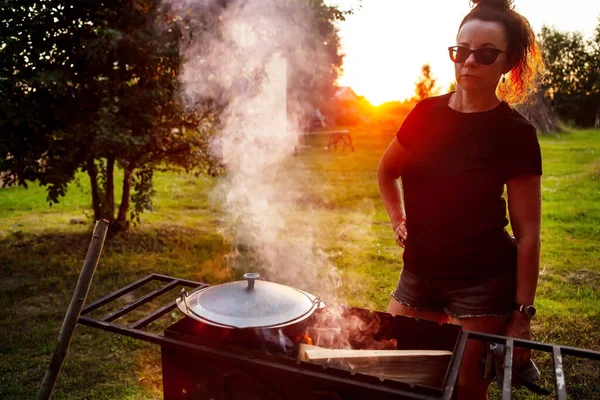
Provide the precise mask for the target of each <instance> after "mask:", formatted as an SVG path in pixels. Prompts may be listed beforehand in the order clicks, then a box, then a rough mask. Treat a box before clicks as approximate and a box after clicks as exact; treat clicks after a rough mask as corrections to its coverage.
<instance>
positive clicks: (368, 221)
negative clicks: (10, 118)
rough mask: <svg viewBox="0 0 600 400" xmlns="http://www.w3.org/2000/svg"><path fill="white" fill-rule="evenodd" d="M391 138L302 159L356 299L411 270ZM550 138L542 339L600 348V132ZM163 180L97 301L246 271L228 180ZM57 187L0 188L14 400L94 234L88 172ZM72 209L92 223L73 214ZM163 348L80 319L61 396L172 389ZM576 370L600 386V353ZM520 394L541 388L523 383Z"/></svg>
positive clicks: (95, 293)
mask: <svg viewBox="0 0 600 400" xmlns="http://www.w3.org/2000/svg"><path fill="white" fill-rule="evenodd" d="M391 137H392V136H390V135H383V134H381V135H379V134H378V135H375V136H373V135H368V134H366V133H361V132H355V133H354V134H353V140H354V142H355V143H354V144H355V147H356V149H357V151H356V152H354V153H352V152H328V151H327V150H326V149H325V148H324V146H325V142H326V138H324V137H317V138H309V139H308V144H309V145H311V147H307V148H303V149H301V150H300V152H299V155H298V156H297V157H294V158H293V159H292V160H291V161H290V163H291V166H295V167H299V166H301V165H304V166H306V167H307V168H306V171H305V172H306V173H307V174H308V175H307V177H305V182H306V185H305V187H306V195H305V196H306V198H307V199H308V201H309V203H310V204H311V205H312V207H311V209H310V211H309V212H308V211H307V210H302V211H299V212H298V215H296V216H295V218H296V219H300V220H302V221H304V223H308V224H310V225H311V226H314V227H316V228H317V229H315V243H317V244H318V245H319V246H320V247H321V249H322V251H323V252H324V253H325V254H326V255H327V257H328V258H329V260H331V262H332V263H333V264H334V265H335V266H336V267H337V268H338V269H339V271H340V272H341V274H342V277H343V287H342V288H341V289H340V290H339V293H338V295H339V296H340V298H341V299H342V300H343V301H344V302H346V303H348V304H351V305H356V306H360V307H364V308H371V309H380V310H382V309H385V308H386V306H387V303H388V301H389V293H390V291H391V290H392V288H393V287H394V286H395V285H396V283H397V279H398V276H399V273H400V269H401V267H402V262H401V250H400V248H399V247H398V246H396V245H395V243H394V240H393V235H392V232H391V229H390V226H389V221H388V219H387V214H386V212H385V210H384V208H383V205H382V204H381V201H380V199H379V193H378V188H377V183H376V170H377V164H378V161H379V158H380V156H381V154H382V153H383V151H384V149H385V147H386V146H387V144H388V143H389V141H390V140H391ZM540 142H541V145H542V151H543V158H544V178H543V227H542V246H543V248H542V264H541V268H542V272H541V277H540V284H539V289H538V296H537V305H538V316H537V317H536V319H535V321H534V325H533V330H534V339H536V340H540V341H544V342H549V343H558V344H563V345H570V346H577V347H584V348H590V349H594V350H597V351H600V206H599V205H600V131H598V130H586V131H578V132H574V133H571V134H564V135H561V136H560V137H542V138H540ZM155 183H156V191H157V194H156V197H155V199H154V209H153V211H152V212H151V213H147V214H144V215H142V223H141V225H139V226H137V227H136V228H135V229H134V230H133V231H132V232H131V233H129V234H127V235H122V236H117V237H114V238H110V239H108V240H107V241H106V243H105V246H104V251H103V254H102V256H101V259H100V263H99V265H98V269H97V271H96V274H95V277H94V280H93V282H92V286H91V290H90V295H89V297H88V302H90V301H93V300H95V299H97V298H99V297H101V296H102V295H104V294H106V293H108V292H110V291H113V290H115V289H118V288H120V287H123V286H125V285H126V284H128V283H130V282H132V281H134V280H136V279H138V278H140V277H142V276H145V275H147V274H149V273H151V272H158V273H162V274H166V275H173V276H177V277H181V278H187V279H193V280H199V281H204V282H208V283H211V284H214V283H219V282H223V281H227V280H231V279H237V278H238V274H237V273H236V272H234V271H231V270H230V269H229V268H228V266H227V264H226V262H225V260H226V258H225V257H224V256H225V255H226V254H227V253H228V252H229V250H230V249H229V247H228V245H227V244H225V243H224V242H223V237H222V236H221V235H220V234H219V230H218V227H219V221H220V215H219V212H218V210H217V208H216V206H215V205H214V204H213V203H212V202H211V201H210V198H209V193H210V191H211V188H213V187H214V185H215V183H216V181H215V180H214V179H213V178H209V177H199V178H196V177H192V176H187V175H177V174H172V173H160V174H158V175H157V176H156V182H155ZM45 197H46V194H45V191H44V189H43V188H40V187H38V186H36V185H33V184H32V185H31V186H30V187H29V189H24V188H11V189H0V310H1V311H0V359H1V362H0V398H2V399H5V398H6V399H30V398H34V397H35V395H36V393H37V389H38V386H39V384H40V382H41V380H42V377H43V375H44V373H45V370H46V368H47V366H48V362H49V360H50V356H51V354H52V351H53V350H54V346H55V344H56V338H57V337H58V332H59V329H60V324H61V322H62V319H63V317H64V314H65V312H66V309H67V306H68V304H69V302H70V299H71V295H72V293H73V289H74V287H75V284H76V283H77V278H78V275H79V272H80V269H81V265H82V263H83V259H84V257H85V253H86V250H87V246H88V244H89V240H90V233H91V226H92V221H91V219H90V215H91V211H90V207H89V203H90V201H91V196H90V191H89V185H88V182H87V180H86V176H84V175H82V176H81V179H80V181H79V182H77V183H75V184H72V185H71V186H70V187H69V191H68V196H67V197H66V198H64V199H63V200H62V201H61V203H60V204H57V205H53V206H52V207H49V206H48V204H47V203H46V201H45ZM292 217H293V216H292ZM71 219H84V220H85V221H86V222H87V224H86V225H80V224H74V225H71V224H70V223H69V222H70V220H71ZM151 289H152V288H150V289H148V290H151ZM308 289H310V288H308ZM170 293H172V295H173V296H175V295H176V292H170ZM140 294H142V293H141V292H134V296H136V297H137V296H139V295H140ZM129 300H131V299H129ZM167 300H169V299H164V302H166V301H167ZM158 305H159V304H154V305H153V306H154V307H156V306H158ZM108 311H109V310H106V309H103V310H102V312H100V314H96V316H99V315H103V314H104V313H106V312H108ZM145 311H147V310H145V309H144V308H142V309H141V310H140V311H139V313H140V314H142V313H144V312H145ZM179 317H180V315H179V313H178V312H173V313H172V314H170V315H168V316H166V318H164V321H162V322H161V323H155V324H153V325H151V330H153V331H155V332H160V330H161V329H163V328H164V326H166V325H167V324H169V323H170V322H173V321H175V320H176V319H178V318H179ZM159 353H160V352H159V348H158V347H156V346H152V345H149V344H146V343H144V342H139V341H136V340H133V339H129V338H125V337H120V336H118V335H114V334H109V333H104V332H102V331H99V330H95V329H91V328H87V327H85V326H80V327H78V328H77V331H76V333H75V336H74V338H73V342H72V345H71V349H70V351H69V354H68V356H67V359H66V362H65V365H64V368H63V371H62V373H61V375H60V377H59V381H58V384H57V388H56V392H55V396H54V398H55V399H83V398H86V399H160V398H162V393H161V375H160V373H161V369H160V354H159ZM534 357H535V359H536V362H537V363H538V364H539V366H540V369H541V370H542V373H543V375H544V378H545V381H544V382H543V385H544V386H545V387H547V388H549V389H551V390H553V389H554V384H553V375H552V373H551V372H550V371H551V368H552V363H551V360H550V358H549V357H548V356H547V355H545V354H534ZM565 373H566V376H567V382H568V391H569V394H570V396H572V398H574V399H592V398H599V397H600V394H599V393H600V363H592V362H587V361H581V360H574V359H571V358H569V357H565ZM494 396H495V397H497V396H498V394H497V392H494V394H493V396H492V397H494ZM515 396H516V398H527V399H532V398H536V397H533V396H528V395H527V394H526V393H525V392H522V391H518V392H516V394H515Z"/></svg>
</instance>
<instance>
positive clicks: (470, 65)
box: [378, 0, 542, 400]
mask: <svg viewBox="0 0 600 400" xmlns="http://www.w3.org/2000/svg"><path fill="white" fill-rule="evenodd" d="M472 2H473V3H474V4H475V7H474V8H473V9H472V10H471V12H470V13H469V14H468V15H467V16H466V17H465V18H464V20H463V21H462V23H461V25H460V28H459V31H458V35H457V39H456V46H452V47H450V48H449V52H450V58H451V59H452V61H454V63H455V73H456V81H457V88H456V91H455V92H452V93H449V94H447V95H443V96H438V97H432V98H428V99H425V100H423V101H421V102H419V103H418V104H417V105H416V107H415V108H414V109H413V110H412V111H411V113H410V114H409V115H408V117H407V118H406V120H405V121H404V122H403V124H402V126H401V128H400V129H399V131H398V133H397V135H396V138H395V140H394V141H393V142H392V143H391V145H390V146H389V148H388V149H387V150H386V152H385V154H384V155H383V158H382V160H381V163H380V166H379V171H378V182H379V188H380V191H381V196H382V199H383V202H384V204H385V207H386V209H387V211H388V214H389V216H390V220H391V222H392V228H393V231H394V235H395V238H396V241H397V242H398V244H399V245H400V246H402V247H403V248H404V254H403V260H404V268H403V271H402V274H401V276H400V281H399V283H398V286H397V288H396V289H395V290H394V292H393V293H392V298H391V300H390V304H389V308H388V312H390V313H392V314H399V315H408V316H415V317H418V318H426V319H431V320H435V321H439V322H450V323H456V324H460V325H462V326H463V327H464V329H467V330H473V331H480V332H485V333H492V334H503V335H507V336H512V337H518V338H525V339H529V338H530V336H531V333H530V319H531V317H532V316H533V314H535V308H534V307H533V303H534V297H535V291H536V286H537V280H538V273H539V258H540V223H541V189H540V180H541V174H542V168H541V155H540V148H539V144H538V141H537V136H536V131H535V128H534V127H533V125H531V124H530V123H529V122H528V121H527V120H526V119H525V118H524V117H523V116H521V115H520V114H519V113H518V112H517V111H515V110H514V109H512V108H511V107H510V106H509V105H508V104H507V101H508V102H512V103H515V102H518V101H520V100H522V99H524V98H525V97H526V96H527V95H528V94H529V93H530V92H531V91H533V90H534V80H535V78H536V74H537V72H538V70H539V67H540V66H541V61H540V60H541V57H540V54H539V51H538V49H537V46H536V43H535V35H534V33H533V32H532V30H531V27H530V25H529V23H528V21H527V20H526V19H525V18H524V17H523V16H521V15H520V14H518V13H517V12H516V11H514V9H513V8H512V1H509V0H479V1H476V0H473V1H472ZM501 99H502V100H501ZM398 178H400V179H398ZM505 185H506V187H507V195H508V212H509V217H510V223H511V226H512V231H513V234H514V239H513V237H511V236H510V235H509V234H508V233H507V231H506V229H505V227H506V226H507V224H508V219H507V218H506V203H505V201H504V199H503V197H502V194H503V191H504V186H505ZM484 346H485V345H484V343H483V342H480V341H469V343H468V345H467V349H466V351H465V354H464V358H463V363H462V366H461V370H460V374H459V391H458V393H459V398H461V399H470V400H473V399H485V398H487V388H488V386H489V380H486V379H484V377H483V363H482V358H484V355H485V347H484ZM529 357H530V352H528V351H525V350H522V349H516V351H515V358H514V363H515V364H514V365H515V366H516V367H518V366H519V365H520V364H524V363H525V362H527V361H528V360H529Z"/></svg>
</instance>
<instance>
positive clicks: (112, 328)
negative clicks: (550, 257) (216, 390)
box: [78, 274, 600, 400]
mask: <svg viewBox="0 0 600 400" xmlns="http://www.w3.org/2000/svg"><path fill="white" fill-rule="evenodd" d="M153 281H159V282H163V283H164V285H163V286H161V287H159V288H158V289H156V290H154V291H152V292H150V293H148V294H146V295H144V296H142V297H140V298H138V299H136V300H134V301H132V302H131V303H129V304H126V305H125V306H122V307H121V308H119V309H118V310H116V311H113V312H111V313H109V314H107V315H105V316H104V317H102V318H100V319H97V318H92V317H89V316H87V314H89V313H90V312H92V311H94V310H97V309H98V308H100V307H102V306H105V305H107V304H109V303H111V302H113V301H115V300H117V299H118V298H120V297H121V296H123V295H125V294H127V293H129V292H131V291H133V290H135V289H138V288H140V287H142V286H144V285H146V284H148V283H150V282H153ZM177 286H185V287H189V288H193V289H196V288H202V287H206V286H208V285H207V284H204V283H200V282H194V281H190V280H185V279H178V278H174V277H170V276H166V275H160V274H150V275H148V276H146V277H144V278H142V279H140V280H138V281H136V282H133V283H131V284H129V285H127V286H125V287H123V288H121V289H118V290H116V291H114V292H112V293H109V294H108V295H106V296H104V297H102V298H100V299H99V300H96V301H95V302H93V303H91V304H89V305H88V306H86V307H85V308H84V309H83V310H82V312H81V316H80V317H79V320H78V322H79V323H80V324H82V325H87V326H90V327H93V328H98V329H102V330H105V331H109V332H113V333H117V334H120V335H124V336H129V337H132V338H135V339H140V340H144V341H146V342H150V343H154V344H158V345H160V346H166V347H171V346H174V347H179V348H185V349H189V350H190V351H195V352H199V353H203V354H205V355H209V356H212V357H229V358H231V359H240V360H243V361H244V362H249V363H251V364H255V365H257V366H262V367H265V366H268V367H276V368H284V369H290V370H293V371H291V372H294V373H297V374H303V375H306V374H314V373H312V372H310V371H306V370H303V369H301V368H294V367H292V366H287V365H275V366H274V365H272V364H273V363H269V362H268V361H265V360H261V359H247V358H246V357H244V356H240V355H236V354H232V353H230V352H226V351H223V350H219V349H213V348H210V347H207V346H202V345H198V344H193V343H189V342H186V341H183V340H177V339H173V338H170V337H165V336H163V335H157V334H154V333H151V332H147V331H145V330H143V329H144V328H145V327H146V326H148V325H149V324H151V323H152V322H154V321H156V320H158V319H159V318H161V317H162V316H164V315H166V314H168V313H169V312H170V311H172V310H173V309H175V308H176V307H177V305H176V302H175V300H173V301H172V302H170V303H168V304H167V305H165V306H163V307H161V308H159V309H157V310H155V311H153V312H151V313H150V314H148V315H146V316H144V317H143V318H142V319H140V320H138V321H136V322H134V323H132V324H130V325H128V326H124V325H120V324H116V323H113V321H115V320H116V319H118V318H120V317H122V316H124V315H126V314H128V313H129V312H131V311H133V310H135V309H137V308H139V307H141V306H142V305H144V304H146V303H148V302H150V301H152V300H154V299H156V298H157V297H159V296H161V295H163V294H165V293H167V292H169V291H170V290H172V289H173V288H175V287H177ZM468 340H479V341H486V342H492V343H499V344H503V345H504V346H505V348H506V355H505V361H504V379H503V383H504V386H503V388H502V400H510V398H511V383H510V382H511V380H512V363H513V354H514V349H515V347H520V348H527V349H531V350H537V351H543V352H546V353H550V354H552V357H553V362H554V378H555V383H556V399H558V400H567V390H566V381H565V374H564V370H563V362H562V358H563V356H573V357H577V358H585V359H590V360H595V361H600V352H596V351H592V350H587V349H581V348H576V347H569V346H559V345H552V344H547V343H542V342H536V341H532V340H522V339H515V338H509V337H505V336H498V335H490V334H483V333H479V332H472V331H462V333H461V335H460V337H459V340H458V342H457V346H456V349H455V354H456V355H457V356H456V357H453V358H452V362H451V365H450V369H449V371H450V372H449V376H448V377H447V379H446V381H447V384H445V387H444V388H443V391H442V393H441V397H437V396H436V397H433V396H428V395H424V394H422V393H410V392H406V391H399V392H398V394H399V395H400V397H402V398H414V399H422V400H440V399H444V400H449V399H451V398H453V396H454V395H455V394H456V393H455V391H454V387H455V385H453V384H452V383H453V382H456V379H457V376H458V370H459V367H460V363H461V359H462V355H463V353H464V348H465V347H466V344H467V342H468ZM328 378H329V379H331V380H340V378H337V377H334V376H330V377H328Z"/></svg>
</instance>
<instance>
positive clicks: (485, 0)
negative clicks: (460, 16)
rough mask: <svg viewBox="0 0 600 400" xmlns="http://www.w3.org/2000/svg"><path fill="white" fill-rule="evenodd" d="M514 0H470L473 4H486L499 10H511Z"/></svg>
mask: <svg viewBox="0 0 600 400" xmlns="http://www.w3.org/2000/svg"><path fill="white" fill-rule="evenodd" d="M513 2H514V0H471V3H473V4H474V5H475V6H486V7H492V8H497V9H499V10H511V9H512V8H513Z"/></svg>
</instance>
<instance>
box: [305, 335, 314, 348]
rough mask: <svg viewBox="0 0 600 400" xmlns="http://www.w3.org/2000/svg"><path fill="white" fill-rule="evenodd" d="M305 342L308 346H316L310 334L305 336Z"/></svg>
mask: <svg viewBox="0 0 600 400" xmlns="http://www.w3.org/2000/svg"><path fill="white" fill-rule="evenodd" d="M303 342H304V343H306V344H309V345H311V346H312V345H313V344H314V342H313V340H312V338H311V337H310V336H308V334H306V333H305V334H304V339H303Z"/></svg>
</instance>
